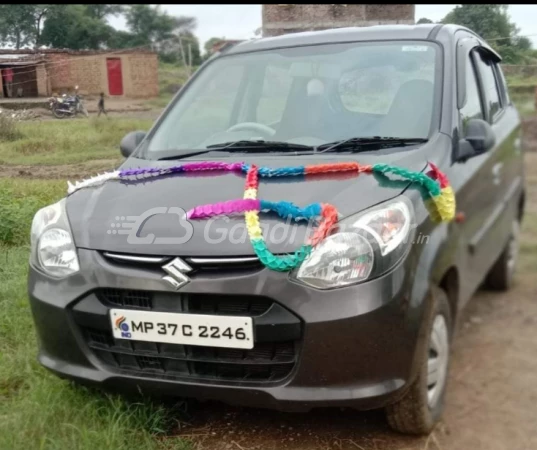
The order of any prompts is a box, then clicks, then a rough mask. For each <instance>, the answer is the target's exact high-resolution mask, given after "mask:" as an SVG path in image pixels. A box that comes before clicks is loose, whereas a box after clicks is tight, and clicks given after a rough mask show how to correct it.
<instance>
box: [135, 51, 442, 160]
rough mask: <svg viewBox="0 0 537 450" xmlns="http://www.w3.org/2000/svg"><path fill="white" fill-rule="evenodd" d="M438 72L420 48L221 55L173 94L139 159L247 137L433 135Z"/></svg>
mask: <svg viewBox="0 0 537 450" xmlns="http://www.w3.org/2000/svg"><path fill="white" fill-rule="evenodd" d="M439 73H440V62H439V52H438V49H437V47H436V45H435V44H433V43H428V42H410V41H396V42H395V41H394V42H386V41H383V42H376V43H372V42H366V43H363V42H362V43H343V44H326V45H310V46H302V47H291V48H279V49H273V50H265V51H257V52H251V53H243V54H240V53H239V54H234V55H228V56H223V57H220V58H216V59H215V60H214V61H212V62H210V63H209V64H208V65H207V66H206V67H205V68H203V69H202V70H201V71H200V72H199V73H198V74H197V76H196V78H195V79H194V80H193V82H192V83H191V84H190V85H189V86H188V87H187V89H185V91H184V92H182V93H181V94H180V96H179V98H178V99H177V100H176V101H175V102H174V104H173V105H172V107H171V108H170V109H169V111H168V112H167V113H166V115H165V117H164V118H163V120H162V122H161V123H160V124H159V126H158V127H157V128H156V129H155V130H154V131H153V133H152V136H151V138H150V139H149V140H148V141H147V143H146V145H145V149H144V151H143V154H144V155H145V157H149V158H151V159H157V158H159V154H161V155H162V154H169V153H170V151H177V154H178V156H180V154H181V152H184V153H185V154H186V153H187V152H188V151H192V150H203V149H207V147H210V148H218V146H219V144H222V147H224V146H226V148H231V147H233V145H231V146H230V143H232V142H235V141H242V142H241V145H242V147H244V141H248V140H265V141H270V142H272V143H274V142H285V143H288V144H301V145H304V146H318V145H322V144H326V143H329V142H335V141H339V140H345V139H350V138H359V137H371V136H383V137H397V138H422V139H424V138H427V137H428V136H429V133H430V131H431V126H432V117H433V110H434V107H435V95H434V93H435V92H436V89H435V86H436V85H437V84H438V83H439V82H438V78H439ZM260 147H261V148H262V147H263V146H260ZM266 148H267V150H268V149H269V146H267V147H266ZM236 150H239V149H236ZM260 151H263V150H262V149H261V150H260Z"/></svg>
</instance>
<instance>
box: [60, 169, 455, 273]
mask: <svg viewBox="0 0 537 450" xmlns="http://www.w3.org/2000/svg"><path fill="white" fill-rule="evenodd" d="M429 165H430V167H431V170H430V171H429V172H428V173H427V174H424V173H421V172H413V171H410V170H407V169H404V168H401V167H397V166H392V165H388V164H374V165H360V164H358V163H356V162H348V163H335V164H318V165H311V166H310V165H308V166H296V167H282V168H269V167H257V166H256V165H253V164H252V165H248V164H245V163H231V164H228V163H224V162H215V161H204V162H199V163H187V164H182V165H180V166H173V167H168V168H165V169H160V168H146V169H126V170H119V171H115V172H110V173H105V174H102V175H98V176H96V177H93V178H90V179H88V180H84V181H81V182H76V183H75V184H71V183H70V182H68V193H69V194H70V193H72V192H74V191H76V190H78V189H82V188H85V187H90V186H95V185H97V184H100V183H104V182H106V181H109V180H118V179H128V178H130V177H147V176H149V177H153V176H155V177H158V176H163V175H168V174H173V173H182V172H197V171H210V170H215V171H227V172H242V173H245V174H246V185H245V189H244V195H243V198H242V199H241V200H231V201H227V202H220V203H213V204H208V205H201V206H197V207H195V208H193V209H191V210H190V211H188V212H187V218H188V219H205V218H209V217H214V216H218V215H230V214H236V213H243V214H244V218H245V221H246V228H247V230H248V236H249V238H250V241H251V243H252V247H253V248H254V251H255V253H256V255H257V256H258V257H259V259H260V261H261V262H262V263H263V264H264V265H265V266H266V267H268V268H269V269H272V270H277V271H288V270H291V269H293V268H295V267H297V266H299V265H300V264H301V263H302V262H303V261H304V260H305V259H306V258H307V257H308V255H309V254H310V253H311V251H312V249H313V248H314V247H315V246H316V245H318V244H319V243H320V242H321V241H322V240H323V239H324V238H325V237H326V236H327V235H328V234H329V232H330V230H331V229H332V227H333V226H334V225H335V223H336V222H337V219H338V213H337V210H336V208H335V207H334V206H333V205H330V204H328V203H312V204H310V205H308V206H306V207H304V208H300V207H298V206H296V205H294V204H293V203H290V202H284V201H280V202H270V201H266V200H259V199H258V198H257V191H258V187H259V178H260V177H261V178H272V177H285V176H308V175H316V174H326V173H337V172H351V173H352V172H354V173H356V174H359V173H362V172H363V173H369V174H374V175H376V176H379V177H386V176H387V174H393V175H397V176H399V177H400V178H402V180H404V181H406V182H409V181H410V182H412V183H415V184H416V185H417V186H418V187H419V188H420V191H421V192H422V193H423V194H422V195H423V196H424V200H425V204H426V207H427V209H428V211H429V214H430V215H431V218H432V219H433V220H434V221H436V222H441V221H450V220H452V219H453V217H454V216H455V195H454V193H453V189H452V188H451V186H450V185H449V181H448V179H447V177H446V175H445V174H443V173H442V172H441V171H440V170H439V169H438V167H437V166H435V165H434V164H432V163H429ZM263 211H272V212H275V213H276V214H278V215H279V216H280V217H282V218H287V217H291V218H292V219H293V220H296V221H298V220H302V219H305V220H311V219H315V220H316V222H317V227H316V229H315V230H314V232H313V234H312V236H311V237H309V239H308V241H307V242H306V244H304V245H302V246H301V247H300V248H299V249H298V250H297V251H295V252H294V253H293V254H291V255H284V256H276V255H274V254H272V253H271V252H270V250H269V249H268V247H267V244H266V242H265V240H264V239H263V233H262V231H261V226H260V222H259V213H260V212H263Z"/></svg>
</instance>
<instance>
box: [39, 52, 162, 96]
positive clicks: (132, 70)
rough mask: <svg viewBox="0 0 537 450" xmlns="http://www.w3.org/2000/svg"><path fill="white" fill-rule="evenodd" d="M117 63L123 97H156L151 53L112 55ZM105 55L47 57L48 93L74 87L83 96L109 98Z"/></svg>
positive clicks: (155, 62) (154, 60)
mask: <svg viewBox="0 0 537 450" xmlns="http://www.w3.org/2000/svg"><path fill="white" fill-rule="evenodd" d="M113 57H114V58H120V59H121V72H122V76H123V96H124V97H129V98H151V97H156V96H158V93H159V86H158V58H157V55H156V54H154V53H128V54H121V55H120V54H114V55H113ZM106 59H107V55H106V54H95V55H87V54H85V55H84V54H83V55H69V54H61V53H53V54H48V55H47V61H48V62H47V73H48V77H49V79H50V89H49V91H50V90H51V91H52V92H51V93H57V94H62V93H65V92H72V91H73V90H74V88H75V86H77V85H78V88H79V92H80V93H81V94H83V95H98V94H99V93H100V92H104V93H105V95H110V91H109V87H108V69H107V64H106Z"/></svg>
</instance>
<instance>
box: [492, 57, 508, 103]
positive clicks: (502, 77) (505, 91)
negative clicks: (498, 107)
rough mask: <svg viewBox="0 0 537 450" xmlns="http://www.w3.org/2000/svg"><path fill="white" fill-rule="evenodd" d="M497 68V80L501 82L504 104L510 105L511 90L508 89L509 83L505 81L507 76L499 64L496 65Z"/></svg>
mask: <svg viewBox="0 0 537 450" xmlns="http://www.w3.org/2000/svg"><path fill="white" fill-rule="evenodd" d="M494 66H495V68H496V78H497V79H498V80H499V85H500V92H501V94H502V104H503V105H504V106H505V105H510V104H511V99H510V98H509V90H508V89H507V81H506V80H505V75H504V74H503V70H502V67H501V66H500V65H499V64H494Z"/></svg>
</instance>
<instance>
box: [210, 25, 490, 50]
mask: <svg viewBox="0 0 537 450" xmlns="http://www.w3.org/2000/svg"><path fill="white" fill-rule="evenodd" d="M440 30H442V34H443V36H444V37H447V39H453V42H455V41H456V40H457V37H456V34H457V32H466V33H469V34H471V35H473V36H474V37H475V38H476V39H478V40H479V41H480V43H481V45H482V46H483V47H485V48H487V49H489V50H490V51H491V52H492V53H494V54H496V55H497V53H496V52H495V51H494V50H493V49H492V48H491V47H490V46H489V45H488V44H487V42H486V41H485V40H484V39H483V38H481V36H479V35H478V34H476V33H475V32H474V31H472V30H470V29H468V28H466V27H463V26H460V25H454V24H445V25H444V24H436V23H432V24H420V25H373V26H369V27H345V28H332V29H329V30H322V31H305V32H300V33H290V34H284V35H281V36H275V37H266V38H260V39H252V40H249V41H243V42H240V43H238V44H234V45H233V44H231V45H229V46H227V47H226V48H224V49H222V50H221V51H220V52H218V53H219V54H221V55H222V54H226V55H229V54H237V53H248V52H255V51H260V50H270V49H273V48H285V47H298V46H302V45H316V44H335V43H340V42H360V41H383V40H431V41H432V40H434V39H435V37H436V36H437V35H438V34H439V32H440ZM215 56H216V55H215ZM498 57H499V56H498Z"/></svg>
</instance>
